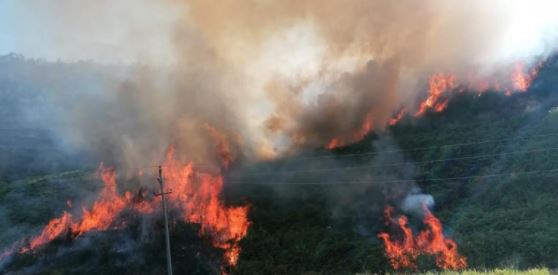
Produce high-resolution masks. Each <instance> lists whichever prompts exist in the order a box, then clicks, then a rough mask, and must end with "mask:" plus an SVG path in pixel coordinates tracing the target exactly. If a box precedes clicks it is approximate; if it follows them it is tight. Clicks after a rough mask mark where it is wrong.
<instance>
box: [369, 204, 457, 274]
mask: <svg viewBox="0 0 558 275" xmlns="http://www.w3.org/2000/svg"><path fill="white" fill-rule="evenodd" d="M423 208H424V219H423V222H424V224H425V226H426V228H425V229H424V230H423V231H421V232H419V234H418V235H417V236H416V238H415V236H414V235H413V231H412V230H411V228H410V227H409V225H408V219H407V217H406V216H404V215H401V216H400V217H399V218H398V219H397V225H398V226H399V229H400V230H401V231H402V232H403V236H402V237H401V240H395V238H393V237H392V236H390V235H389V234H388V233H386V232H381V233H379V234H378V238H380V239H381V240H382V241H383V242H384V246H385V250H386V251H385V252H386V256H387V257H388V259H389V263H390V265H391V266H392V267H393V268H394V269H396V270H398V269H416V268H417V266H416V260H417V257H418V256H419V255H421V254H426V255H433V256H434V257H435V262H436V266H438V267H439V268H441V269H452V270H458V269H463V268H466V267H467V259H466V258H465V257H463V256H461V255H460V254H459V253H458V252H457V244H456V243H455V242H454V241H453V240H451V239H447V238H446V237H445V236H444V234H443V226H442V223H441V222H440V220H439V219H438V218H436V217H435V216H434V215H433V214H432V212H430V210H428V208H427V207H423ZM384 214H385V216H386V220H387V221H388V222H391V221H393V217H392V216H393V208H391V207H386V209H385V211H384Z"/></svg>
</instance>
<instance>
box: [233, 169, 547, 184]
mask: <svg viewBox="0 0 558 275" xmlns="http://www.w3.org/2000/svg"><path fill="white" fill-rule="evenodd" d="M556 172H558V168H556V169H548V170H534V171H524V172H514V173H496V174H486V175H475V176H473V175H471V176H459V177H444V178H423V179H380V180H366V181H344V182H339V183H323V182H266V183H252V182H228V183H229V184H263V185H267V184H269V185H274V184H276V185H279V184H289V185H336V184H355V185H356V184H368V183H398V182H428V181H447V180H465V179H473V178H491V177H501V176H517V175H536V174H541V175H544V174H552V173H556Z"/></svg>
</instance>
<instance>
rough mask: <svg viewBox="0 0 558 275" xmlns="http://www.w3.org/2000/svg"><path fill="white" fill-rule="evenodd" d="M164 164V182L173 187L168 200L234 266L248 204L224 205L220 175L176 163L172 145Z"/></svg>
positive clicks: (246, 225) (246, 231) (244, 230)
mask: <svg viewBox="0 0 558 275" xmlns="http://www.w3.org/2000/svg"><path fill="white" fill-rule="evenodd" d="M164 167H166V168H168V169H166V170H165V173H164V174H163V177H164V179H165V185H166V186H167V187H168V188H169V189H172V190H173V191H172V193H171V194H170V195H169V201H170V202H171V203H173V204H175V205H176V206H178V207H179V208H180V209H181V210H182V213H183V218H184V220H186V221H187V222H190V223H197V224H200V225H201V228H200V234H203V235H207V236H210V237H211V238H212V242H213V245H214V246H215V247H219V248H222V249H224V250H225V261H226V263H227V264H228V265H231V266H235V265H236V263H237V261H238V256H239V254H240V250H241V249H240V246H239V244H238V242H239V241H240V240H242V239H243V238H244V237H245V236H246V234H247V233H248V227H249V226H250V222H249V221H248V206H239V207H226V206H225V205H224V204H223V202H222V201H221V200H220V199H219V195H220V194H221V191H222V189H223V178H222V177H221V176H220V175H212V174H210V173H205V172H198V171H195V170H194V166H193V165H192V163H186V164H182V163H180V162H179V161H178V160H176V159H175V158H174V149H173V148H172V147H171V148H170V149H169V150H168V152H167V157H166V160H165V163H164Z"/></svg>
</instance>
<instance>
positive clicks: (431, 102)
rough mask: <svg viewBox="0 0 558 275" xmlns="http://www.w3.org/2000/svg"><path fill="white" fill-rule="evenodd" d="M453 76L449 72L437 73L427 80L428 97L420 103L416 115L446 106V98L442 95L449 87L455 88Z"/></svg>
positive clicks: (442, 108) (436, 110)
mask: <svg viewBox="0 0 558 275" xmlns="http://www.w3.org/2000/svg"><path fill="white" fill-rule="evenodd" d="M456 86H457V85H456V82H455V76H454V75H451V74H442V73H437V74H434V75H433V76H431V77H430V79H429V80H428V97H427V98H426V99H425V100H424V101H423V102H421V103H420V105H419V110H418V111H417V113H416V115H417V116H420V115H422V114H424V113H426V111H428V110H434V111H435V112H441V111H443V110H444V109H446V107H447V106H448V99H447V98H444V97H443V95H444V93H445V92H447V91H448V90H450V89H453V88H455V87H456Z"/></svg>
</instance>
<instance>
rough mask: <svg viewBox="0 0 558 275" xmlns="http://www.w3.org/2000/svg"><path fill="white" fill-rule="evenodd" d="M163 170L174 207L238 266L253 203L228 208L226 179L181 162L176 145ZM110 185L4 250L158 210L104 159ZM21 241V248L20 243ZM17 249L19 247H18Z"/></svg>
mask: <svg viewBox="0 0 558 275" xmlns="http://www.w3.org/2000/svg"><path fill="white" fill-rule="evenodd" d="M163 166H164V167H165V169H164V171H165V173H164V174H163V177H164V181H165V183H166V186H167V187H168V188H170V189H171V190H172V192H171V193H170V194H168V201H169V202H170V204H171V208H172V209H175V210H178V211H180V213H181V216H180V217H181V218H182V219H183V220H184V221H186V222H188V223H194V224H199V225H200V231H199V234H200V236H206V237H208V238H210V239H211V242H212V245H213V246H214V247H216V248H219V249H223V250H224V259H223V268H228V267H234V266H235V265H236V263H237V261H238V258H239V255H240V252H241V248H240V245H239V242H240V240H242V239H243V238H244V237H245V236H246V234H247V233H248V228H249V226H250V222H249V221H248V210H249V208H248V206H238V207H228V206H225V205H224V204H223V202H222V200H221V199H220V197H219V196H220V195H221V191H222V188H223V178H222V177H221V175H219V174H213V173H211V172H202V171H199V170H198V169H197V168H195V166H194V164H193V163H181V162H179V161H177V160H176V159H175V158H174V148H173V147H171V148H169V150H168V153H167V156H166V159H165V162H164V165H163ZM97 177H98V178H100V179H101V180H102V182H103V184H104V187H103V188H102V190H101V191H100V192H99V195H98V197H97V199H96V200H95V202H94V203H93V205H92V206H91V208H89V209H88V208H86V207H83V208H82V209H81V214H80V215H75V216H74V215H72V214H70V213H69V212H67V211H64V212H63V214H62V215H61V216H60V217H58V218H54V219H52V220H50V221H49V223H48V224H47V225H46V226H45V227H44V229H43V230H42V231H41V233H40V234H39V235H37V236H35V237H31V238H29V239H28V240H24V241H19V242H17V243H16V245H14V246H12V248H11V249H9V250H6V251H5V252H3V253H2V257H3V258H5V257H7V256H9V255H10V254H11V253H14V252H16V251H17V252H18V253H34V252H35V251H36V250H37V249H39V248H41V247H42V246H43V245H45V244H47V243H49V242H50V241H52V240H55V239H58V238H71V239H76V238H79V237H80V236H82V235H84V234H87V232H89V231H105V230H109V229H110V230H118V229H121V228H123V227H125V226H126V220H124V219H123V218H122V213H123V212H124V211H133V212H135V213H137V214H140V215H149V214H152V213H156V212H158V206H159V205H160V197H154V198H153V199H151V200H146V199H138V198H136V197H134V195H133V194H132V193H130V192H125V193H124V194H123V195H120V194H119V193H118V191H117V182H116V180H117V174H116V170H115V169H114V168H110V167H106V166H105V165H103V164H102V163H101V165H100V166H99V168H98V170H97ZM18 246H19V247H18ZM16 249H17V250H16Z"/></svg>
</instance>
